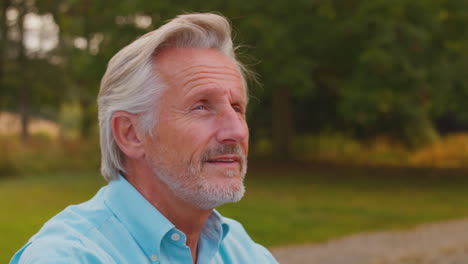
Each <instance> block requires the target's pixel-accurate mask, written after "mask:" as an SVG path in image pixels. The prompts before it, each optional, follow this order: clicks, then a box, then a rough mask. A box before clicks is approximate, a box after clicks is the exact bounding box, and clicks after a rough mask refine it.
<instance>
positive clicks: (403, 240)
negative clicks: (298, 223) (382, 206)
mask: <svg viewBox="0 0 468 264" xmlns="http://www.w3.org/2000/svg"><path fill="white" fill-rule="evenodd" d="M272 251H273V254H274V255H275V257H276V258H277V260H278V261H279V262H280V263H282V264H299V263H300V264H468V219H462V220H453V221H446V222H440V223H433V224H424V225H421V226H418V227H416V228H414V229H411V230H408V231H385V232H374V233H364V234H357V235H353V236H349V237H345V238H341V239H337V240H331V241H329V242H326V243H323V244H311V245H301V246H290V247H282V248H273V249H272Z"/></svg>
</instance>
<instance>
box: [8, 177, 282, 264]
mask: <svg viewBox="0 0 468 264" xmlns="http://www.w3.org/2000/svg"><path fill="white" fill-rule="evenodd" d="M185 242H186V236H185V234H184V233H183V232H181V231H180V230H178V229H177V228H175V226H174V225H173V224H172V223H171V222H170V221H169V220H167V219H166V218H165V217H164V216H163V215H162V214H161V213H160V212H159V211H158V210H156V208H155V207H153V206H152V205H151V204H150V203H149V202H148V201H147V200H146V199H145V198H144V197H143V196H142V195H141V194H140V193H139V192H138V191H137V190H136V189H135V188H133V186H132V185H131V184H129V183H128V182H127V181H126V180H125V179H124V178H123V177H120V178H119V179H118V180H114V181H112V182H110V183H109V184H108V185H107V186H104V187H103V188H101V189H100V190H99V191H98V193H97V194H96V195H95V196H94V197H93V198H92V199H91V200H89V201H87V202H85V203H82V204H79V205H72V206H69V207H67V208H66V209H65V210H63V211H62V212H60V213H59V214H58V215H56V216H54V217H53V218H52V219H50V220H49V221H48V222H47V223H46V224H45V225H44V226H43V227H42V228H41V230H40V231H39V232H38V233H37V234H35V235H34V236H33V237H32V238H31V239H30V240H29V241H28V243H27V244H26V245H25V246H24V247H23V248H21V249H20V250H19V251H18V252H17V253H16V254H15V255H14V256H13V258H12V259H11V262H10V264H16V263H23V264H32V263H34V264H43V263H49V264H54V263H67V264H70V263H106V264H107V263H131V264H136V263H138V264H142V263H148V264H157V263H164V264H165V263H170V264H173V263H174V264H175V263H189V264H191V263H192V262H193V261H192V255H191V253H190V248H189V247H187V246H186V245H185ZM198 244H199V245H198V261H197V263H201V264H205V263H241V264H244V263H262V264H264V263H277V262H276V260H275V259H274V257H273V256H272V255H271V253H270V252H269V251H268V250H267V249H265V248H264V247H263V246H261V245H259V244H257V243H255V242H254V241H253V240H252V239H251V238H250V237H249V235H248V234H247V233H246V231H245V230H244V228H243V227H242V225H241V224H240V223H238V222H236V221H234V220H232V219H229V218H226V217H223V216H221V215H220V214H219V213H218V212H216V211H215V210H213V213H212V214H211V215H210V216H209V218H208V220H207V222H206V224H205V227H204V228H203V230H202V232H201V234H200V238H199V242H198Z"/></svg>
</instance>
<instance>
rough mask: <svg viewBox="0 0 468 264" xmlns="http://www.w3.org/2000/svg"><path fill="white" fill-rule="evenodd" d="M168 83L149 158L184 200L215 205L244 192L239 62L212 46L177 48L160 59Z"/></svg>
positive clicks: (245, 137) (242, 98) (245, 145)
mask: <svg viewBox="0 0 468 264" xmlns="http://www.w3.org/2000/svg"><path fill="white" fill-rule="evenodd" d="M156 69H157V71H158V73H159V74H160V76H161V78H162V80H163V81H164V82H165V83H166V84H167V85H168V88H167V89H166V90H165V92H164V93H163V94H162V96H161V98H160V101H159V108H158V110H159V116H158V122H157V125H156V127H155V128H154V131H153V132H154V133H153V136H152V137H151V136H150V137H148V138H147V144H146V148H147V151H146V153H147V155H146V160H147V162H148V163H149V164H150V166H151V167H152V169H153V171H154V173H155V175H156V177H159V178H160V179H161V180H162V181H163V182H165V183H166V184H167V185H168V187H169V188H170V189H171V190H172V191H173V192H174V193H175V194H176V195H177V196H178V197H180V198H181V199H183V200H185V201H186V202H189V203H191V204H192V205H194V206H195V207H197V208H201V209H211V208H214V207H216V206H218V205H220V204H223V203H226V202H235V201H238V200H240V199H241V198H242V196H243V194H244V185H243V179H244V176H245V172H246V169H247V159H246V158H247V153H248V136H249V132H248V128H247V123H246V120H245V111H246V107H247V98H246V91H245V87H244V84H243V81H242V78H241V75H240V73H239V71H238V69H237V67H236V66H235V64H234V63H233V62H232V61H231V60H230V59H229V58H227V57H226V56H224V55H223V54H221V53H220V52H219V51H217V50H214V49H194V48H173V49H168V50H165V51H163V52H162V53H161V54H159V55H158V57H157V58H156Z"/></svg>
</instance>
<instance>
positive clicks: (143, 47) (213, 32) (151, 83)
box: [97, 13, 247, 181]
mask: <svg viewBox="0 0 468 264" xmlns="http://www.w3.org/2000/svg"><path fill="white" fill-rule="evenodd" d="M182 47H183V48H207V49H217V50H219V51H220V52H221V53H222V54H224V55H225V56H227V57H228V58H230V59H231V60H232V61H233V62H234V63H235V64H236V65H237V67H238V69H239V71H240V73H241V75H242V79H243V81H244V85H245V87H246V88H247V86H246V81H245V74H246V73H247V71H246V69H245V68H244V66H243V65H242V64H241V63H240V62H239V61H238V60H237V59H236V56H235V52H234V51H235V49H234V47H233V44H232V39H231V26H230V24H229V21H228V20H227V19H226V18H224V17H222V16H220V15H217V14H211V13H202V14H185V15H180V16H177V17H176V18H174V19H173V20H171V21H169V22H168V23H166V24H164V25H163V26H161V27H160V28H158V29H156V30H154V31H151V32H149V33H147V34H145V35H143V36H142V37H140V38H139V39H137V40H135V41H134V42H132V43H131V44H129V45H128V46H126V47H124V48H123V49H122V50H120V51H119V52H118V53H117V54H116V55H115V56H114V57H113V58H112V59H111V60H110V61H109V64H108V66H107V70H106V73H105V74H104V76H103V78H102V80H101V88H100V91H99V95H98V99H97V102H98V108H99V127H100V144H101V156H102V157H101V173H102V175H103V177H104V178H105V179H106V180H107V181H111V180H114V179H117V174H118V173H119V172H120V173H125V169H124V165H123V162H124V158H125V157H124V154H123V153H122V151H121V150H120V149H119V147H118V145H117V144H116V142H115V139H114V135H113V133H112V124H111V122H112V116H113V114H114V113H115V112H116V111H125V112H128V113H132V114H141V115H140V117H139V122H138V123H139V126H138V128H139V129H142V130H143V131H145V132H146V133H150V132H151V131H152V129H153V128H154V126H155V125H156V122H157V118H156V116H155V114H154V110H155V109H156V110H157V105H158V99H159V97H160V96H161V94H162V92H163V91H164V89H165V88H167V87H166V85H165V84H164V83H163V82H162V80H161V78H160V77H159V76H158V73H157V71H156V70H155V67H156V64H157V62H155V61H154V58H155V57H156V55H157V54H158V53H159V52H161V51H162V50H164V49H168V48H182Z"/></svg>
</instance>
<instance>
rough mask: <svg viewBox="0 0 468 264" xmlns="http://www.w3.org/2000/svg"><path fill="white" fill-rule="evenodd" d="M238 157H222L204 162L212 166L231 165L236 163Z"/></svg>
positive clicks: (238, 159)
mask: <svg viewBox="0 0 468 264" xmlns="http://www.w3.org/2000/svg"><path fill="white" fill-rule="evenodd" d="M239 161H240V157H239V156H238V155H223V156H216V157H211V158H209V159H208V160H207V161H206V162H208V163H214V164H231V163H238V162H239Z"/></svg>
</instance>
